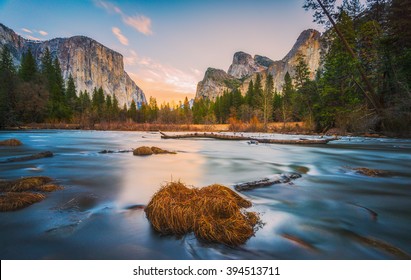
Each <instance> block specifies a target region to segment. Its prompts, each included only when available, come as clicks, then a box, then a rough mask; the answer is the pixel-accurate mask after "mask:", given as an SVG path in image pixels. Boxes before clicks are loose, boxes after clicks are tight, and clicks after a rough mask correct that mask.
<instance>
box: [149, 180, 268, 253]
mask: <svg viewBox="0 0 411 280" xmlns="http://www.w3.org/2000/svg"><path fill="white" fill-rule="evenodd" d="M248 207H251V202H249V201H248V200H246V199H244V198H242V197H241V196H240V195H238V194H237V193H235V192H234V191H233V190H231V189H229V188H227V187H225V186H222V185H217V184H215V185H211V186H207V187H204V188H200V189H197V188H188V187H187V186H185V185H184V184H183V183H181V182H171V183H168V184H166V185H165V186H163V187H162V188H161V189H160V190H159V191H158V192H157V193H155V194H154V196H153V197H152V199H151V201H150V202H149V204H148V205H147V207H146V208H145V212H146V215H147V218H148V219H149V221H150V222H151V224H152V226H153V228H154V229H155V230H156V231H158V232H161V233H163V234H174V235H177V236H181V235H184V234H186V233H189V232H194V234H195V235H196V236H197V238H199V239H201V240H205V241H209V242H217V243H222V244H225V245H228V246H238V245H241V244H243V243H245V242H246V241H247V240H248V239H249V238H250V237H251V236H253V235H254V232H255V227H256V225H257V224H258V223H259V221H260V219H259V217H258V215H257V214H256V213H254V212H246V211H244V210H243V208H248Z"/></svg>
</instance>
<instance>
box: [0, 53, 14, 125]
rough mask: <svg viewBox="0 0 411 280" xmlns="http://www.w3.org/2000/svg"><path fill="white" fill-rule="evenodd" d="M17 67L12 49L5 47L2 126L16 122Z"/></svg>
mask: <svg viewBox="0 0 411 280" xmlns="http://www.w3.org/2000/svg"><path fill="white" fill-rule="evenodd" d="M15 90H16V79H15V68H14V65H13V59H12V56H11V53H10V50H9V48H8V47H7V46H5V47H4V48H3V51H2V52H1V57H0V128H1V127H4V126H7V125H15V124H16V115H15V112H14V109H15V106H16V93H15Z"/></svg>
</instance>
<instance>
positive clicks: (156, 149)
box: [151, 146, 176, 154]
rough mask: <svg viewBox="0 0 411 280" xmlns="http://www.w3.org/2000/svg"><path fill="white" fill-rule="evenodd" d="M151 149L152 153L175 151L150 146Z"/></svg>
mask: <svg viewBox="0 0 411 280" xmlns="http://www.w3.org/2000/svg"><path fill="white" fill-rule="evenodd" d="M151 150H152V151H153V153H154V154H176V152H170V151H167V150H163V149H161V148H159V147H154V146H153V147H151Z"/></svg>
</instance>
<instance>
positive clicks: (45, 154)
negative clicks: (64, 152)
mask: <svg viewBox="0 0 411 280" xmlns="http://www.w3.org/2000/svg"><path fill="white" fill-rule="evenodd" d="M52 156H53V153H52V152H50V151H46V152H41V153H38V154H34V155H30V156H24V157H14V158H8V159H6V160H5V161H3V163H9V162H19V161H28V160H34V159H41V158H47V157H52Z"/></svg>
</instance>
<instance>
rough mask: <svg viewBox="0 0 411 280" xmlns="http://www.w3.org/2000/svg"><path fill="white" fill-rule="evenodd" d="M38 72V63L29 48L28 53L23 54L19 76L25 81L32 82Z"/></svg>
mask: <svg viewBox="0 0 411 280" xmlns="http://www.w3.org/2000/svg"><path fill="white" fill-rule="evenodd" d="M36 74H37V64H36V60H35V59H34V56H33V54H32V52H31V50H30V49H29V50H28V51H27V53H25V54H23V57H22V60H21V65H20V69H19V76H20V78H22V79H23V81H25V82H30V81H32V80H33V79H34V77H35V76H36Z"/></svg>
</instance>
